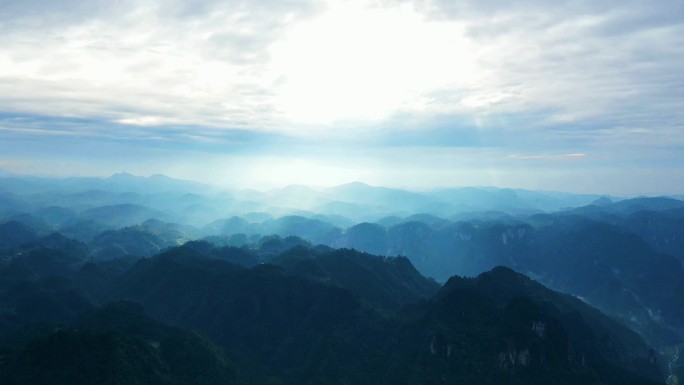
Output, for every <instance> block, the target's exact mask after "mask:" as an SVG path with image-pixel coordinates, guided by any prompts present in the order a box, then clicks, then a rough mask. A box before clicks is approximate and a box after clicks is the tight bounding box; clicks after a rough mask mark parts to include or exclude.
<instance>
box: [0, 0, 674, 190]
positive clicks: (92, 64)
mask: <svg viewBox="0 0 684 385" xmlns="http://www.w3.org/2000/svg"><path fill="white" fill-rule="evenodd" d="M682 63H684V1H682V0H659V1H656V2H654V1H642V0H638V1H637V0H623V1H582V0H577V1H564V0H559V1H546V0H519V1H510V0H507V1H504V0H478V1H476V0H472V1H468V0H465V1H446V0H444V1H442V0H422V1H420V0H415V1H408V0H407V1H403V0H386V1H383V0H377V1H363V0H358V1H336V0H331V1H306V0H277V1H276V0H261V1H234V0H229V1H218V0H201V1H199V0H197V1H194V0H189V1H177V0H164V1H161V0H141V1H128V0H120V1H114V0H107V1H101V0H62V1H59V2H57V1H52V0H33V1H20V0H0V169H3V170H6V171H9V172H13V173H19V174H32V175H43V176H58V177H63V176H106V175H109V174H112V173H116V172H122V171H126V172H130V173H133V174H137V175H150V174H156V173H163V174H166V175H169V176H173V177H178V178H184V179H191V180H197V181H200V182H205V183H211V184H216V185H221V186H227V187H253V188H269V187H276V186H284V185H288V184H308V185H313V186H329V185H336V184H342V183H346V182H351V181H363V182H366V183H369V184H374V185H385V186H393V187H402V188H409V189H418V190H424V189H431V188H438V187H457V186H499V187H519V188H529V189H538V190H558V191H570V192H591V193H609V194H622V195H628V194H684V70H683V69H682Z"/></svg>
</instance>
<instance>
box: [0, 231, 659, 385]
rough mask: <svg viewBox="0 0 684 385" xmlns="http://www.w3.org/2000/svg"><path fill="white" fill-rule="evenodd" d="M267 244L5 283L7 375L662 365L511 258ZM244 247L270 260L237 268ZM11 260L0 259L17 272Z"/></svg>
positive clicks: (31, 379)
mask: <svg viewBox="0 0 684 385" xmlns="http://www.w3.org/2000/svg"><path fill="white" fill-rule="evenodd" d="M74 250H75V249H74ZM264 251H265V250H261V249H254V250H252V251H246V250H245V249H234V248H226V247H215V246H212V245H210V244H208V243H206V242H205V243H202V242H195V243H189V244H188V245H186V246H181V247H175V248H172V249H169V250H168V251H166V252H164V253H161V254H159V255H156V256H154V257H151V258H143V259H140V260H138V261H137V262H136V263H134V264H133V265H130V267H128V268H123V269H122V268H119V269H117V268H116V267H113V266H111V262H112V261H102V262H97V261H91V262H87V263H85V264H80V265H78V264H71V265H66V266H64V267H63V268H62V269H61V270H53V271H50V272H48V271H40V270H39V271H33V272H31V274H29V275H26V276H25V277H23V278H22V279H17V280H16V282H15V283H11V282H8V285H7V286H6V287H4V288H3V289H2V297H1V298H2V309H3V311H2V316H3V323H2V324H1V326H2V328H1V329H2V330H0V331H1V332H2V333H1V334H0V336H2V341H3V344H4V345H5V346H6V347H7V348H6V350H5V351H4V352H3V354H2V355H1V356H0V378H3V380H4V381H6V382H3V383H48V382H49V381H53V382H52V383H92V384H97V383H111V382H107V381H111V380H110V378H112V376H113V377H116V378H117V380H116V381H119V382H115V383H130V382H135V381H138V382H139V383H149V384H157V383H159V384H175V383H184V382H183V381H187V380H188V379H189V378H200V377H201V378H206V381H207V382H206V383H242V382H241V381H245V382H248V383H263V382H265V381H271V382H273V383H281V382H282V383H292V384H294V383H302V382H313V383H337V382H345V383H357V384H377V383H386V384H402V383H403V384H413V383H423V382H430V383H445V384H446V383H453V381H455V380H456V379H462V380H465V381H466V383H473V382H471V381H479V383H492V384H493V383H499V382H500V381H508V382H511V383H529V381H538V380H539V381H547V380H553V381H555V383H560V384H580V383H581V384H591V383H596V384H598V383H615V384H624V383H634V384H650V383H657V381H658V379H659V378H660V376H661V374H660V372H659V368H658V365H657V360H658V359H659V357H658V355H657V354H656V353H655V352H654V351H653V350H651V349H650V348H649V347H648V346H647V345H646V343H645V342H644V341H643V339H641V338H640V337H639V336H638V335H637V334H636V333H634V332H632V331H630V330H629V329H627V328H625V327H623V326H621V325H620V324H618V323H617V322H616V321H613V320H610V319H609V318H607V317H606V316H604V315H602V314H601V313H600V312H598V311H596V310H594V309H592V308H590V307H589V306H588V305H586V304H584V303H582V302H581V301H579V300H576V299H574V298H572V297H568V296H563V295H561V294H558V293H554V292H551V291H549V290H548V289H545V288H544V287H543V286H541V285H539V284H537V283H534V282H533V281H531V280H529V279H528V278H525V277H523V276H521V275H519V274H516V273H514V272H512V271H510V270H507V269H502V268H497V269H495V270H493V271H491V272H489V273H486V274H483V275H481V276H479V277H478V278H477V279H475V280H469V279H464V278H458V277H455V278H453V279H451V280H450V281H449V282H448V283H447V285H445V286H444V287H443V288H441V289H439V286H438V285H437V284H436V283H435V282H434V281H431V280H429V279H426V278H424V277H422V276H421V275H420V274H418V272H417V271H416V270H415V269H414V268H413V266H412V265H411V263H410V262H409V261H408V260H407V259H405V258H387V257H378V256H374V255H370V254H364V253H360V252H357V251H353V250H331V249H327V248H310V247H305V246H297V247H294V248H291V249H288V250H285V251H284V252H283V253H281V254H279V255H277V256H275V257H274V256H273V255H272V254H271V253H269V252H264ZM241 253H243V254H244V253H247V254H249V255H251V256H252V258H253V259H254V260H257V261H265V260H270V261H271V263H272V264H271V263H266V264H256V265H254V267H251V268H248V267H245V266H241V265H239V264H236V262H237V261H238V260H239V258H244V255H243V256H239V255H240V254H241ZM236 256H239V257H236ZM55 258H57V261H55V262H52V263H58V262H59V261H60V260H61V259H59V258H58V257H55ZM15 259H16V258H15ZM48 259H49V258H48ZM13 262H14V260H13V261H12V262H7V263H6V264H5V266H3V268H2V269H3V270H2V271H3V272H6V273H9V272H10V271H12V270H13V269H17V268H18V267H17V266H16V264H15V263H13ZM122 264H123V265H125V262H123V261H122ZM112 271H114V272H112ZM106 272H109V273H106ZM93 278H95V279H93ZM93 282H97V284H93ZM19 293H21V295H20V294H19ZM28 293H32V294H28ZM120 301H127V302H120ZM129 303H137V304H139V307H136V306H134V305H130V304H129ZM37 304H42V305H41V306H36V305H37ZM107 304H109V305H107ZM57 309H59V311H57ZM144 313H146V314H148V315H149V316H147V315H145V314H144ZM148 317H151V318H148ZM166 325H169V326H166ZM173 328H180V330H175V329H173ZM183 330H188V331H196V332H199V333H200V334H197V333H194V332H187V331H183ZM203 336H206V337H203ZM214 344H216V346H214ZM58 352H68V354H65V355H60V354H59V353H58ZM114 356H116V357H119V358H118V359H116V360H113V359H112V357H114ZM38 363H40V368H41V369H40V371H35V370H31V368H34V367H35V365H37V364H38ZM192 376H200V377H192ZM220 381H223V382H220ZM191 382H192V381H191Z"/></svg>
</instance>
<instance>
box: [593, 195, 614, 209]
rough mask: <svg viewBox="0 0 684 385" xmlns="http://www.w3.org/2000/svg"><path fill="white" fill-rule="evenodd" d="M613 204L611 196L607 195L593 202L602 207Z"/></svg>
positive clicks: (594, 204)
mask: <svg viewBox="0 0 684 385" xmlns="http://www.w3.org/2000/svg"><path fill="white" fill-rule="evenodd" d="M612 204H613V201H612V200H611V199H610V198H608V197H607V196H602V197H600V198H599V199H597V200H595V201H593V202H591V205H592V206H601V207H605V206H610V205H612Z"/></svg>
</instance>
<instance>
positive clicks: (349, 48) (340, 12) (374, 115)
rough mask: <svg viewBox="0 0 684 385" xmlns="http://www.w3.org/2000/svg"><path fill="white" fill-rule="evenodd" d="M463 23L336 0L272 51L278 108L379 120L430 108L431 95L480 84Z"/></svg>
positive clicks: (301, 118) (315, 120)
mask: <svg viewBox="0 0 684 385" xmlns="http://www.w3.org/2000/svg"><path fill="white" fill-rule="evenodd" d="M475 52H476V49H475V47H473V46H472V45H471V43H470V42H469V41H468V40H467V39H466V38H465V37H464V36H463V26H460V25H457V24H453V23H446V22H445V23H440V22H434V21H433V22H430V23H428V22H426V21H425V20H423V19H422V18H421V16H420V15H419V14H418V13H416V12H415V11H414V10H413V9H412V8H411V7H407V6H403V7H397V8H392V9H380V8H372V7H363V6H361V5H359V3H358V2H344V3H334V4H331V6H330V9H329V11H328V12H327V13H325V14H323V15H322V16H321V17H319V18H317V19H315V20H312V21H311V22H308V23H305V24H300V25H298V26H296V27H294V28H293V29H292V30H291V31H290V33H289V34H288V35H287V36H286V37H285V38H284V39H283V40H282V41H281V42H279V43H278V44H275V45H274V46H273V48H272V52H271V54H272V58H273V65H274V68H277V69H278V70H279V71H281V73H280V80H281V84H280V85H279V89H278V106H279V107H280V109H281V112H283V113H284V114H285V115H286V116H287V118H288V119H289V120H291V121H292V122H298V123H312V124H325V123H333V122H339V121H357V120H370V121H373V120H379V119H382V118H386V117H388V116H390V115H391V114H393V113H396V112H399V111H402V110H418V111H420V110H424V109H427V108H430V107H431V106H430V104H431V103H432V100H431V99H432V98H431V97H430V94H431V93H436V92H439V90H440V89H441V88H444V87H453V86H455V85H456V86H461V87H463V86H467V85H469V84H473V83H474V82H476V81H477V77H478V74H477V72H478V71H477V66H476V55H475Z"/></svg>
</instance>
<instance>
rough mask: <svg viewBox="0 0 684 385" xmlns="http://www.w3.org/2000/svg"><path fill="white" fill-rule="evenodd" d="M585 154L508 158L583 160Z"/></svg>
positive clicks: (518, 155) (512, 156)
mask: <svg viewBox="0 0 684 385" xmlns="http://www.w3.org/2000/svg"><path fill="white" fill-rule="evenodd" d="M585 156H587V154H582V153H576V154H554V155H524V154H511V155H509V156H508V158H510V159H551V160H554V159H579V158H584V157H585Z"/></svg>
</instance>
